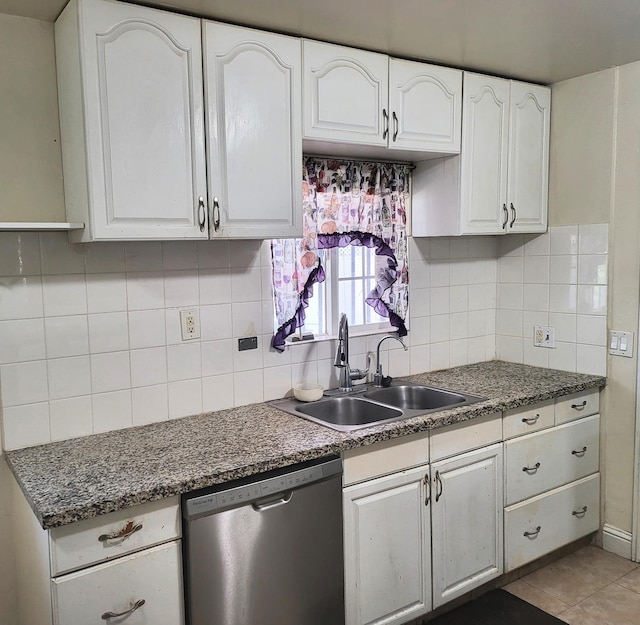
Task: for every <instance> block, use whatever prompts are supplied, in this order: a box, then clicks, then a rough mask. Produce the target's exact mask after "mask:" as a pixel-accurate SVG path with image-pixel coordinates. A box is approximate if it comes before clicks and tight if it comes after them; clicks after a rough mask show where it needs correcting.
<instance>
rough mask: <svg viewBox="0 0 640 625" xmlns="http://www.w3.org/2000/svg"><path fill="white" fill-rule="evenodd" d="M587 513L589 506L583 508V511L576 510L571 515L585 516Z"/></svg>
mask: <svg viewBox="0 0 640 625" xmlns="http://www.w3.org/2000/svg"><path fill="white" fill-rule="evenodd" d="M586 512H587V506H582V510H574V511H573V512H572V513H571V514H573V516H584V515H585V514H586Z"/></svg>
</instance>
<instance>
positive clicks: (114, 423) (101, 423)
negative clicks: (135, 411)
mask: <svg viewBox="0 0 640 625" xmlns="http://www.w3.org/2000/svg"><path fill="white" fill-rule="evenodd" d="M91 400H92V407H91V409H92V412H93V431H94V433H98V432H110V431H111V430H121V429H124V428H128V427H131V426H132V425H133V420H132V418H131V390H130V389H126V390H122V391H112V392H109V393H98V394H95V393H94V394H93V395H92V397H91Z"/></svg>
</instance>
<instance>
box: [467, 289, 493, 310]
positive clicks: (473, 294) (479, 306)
mask: <svg viewBox="0 0 640 625" xmlns="http://www.w3.org/2000/svg"><path fill="white" fill-rule="evenodd" d="M490 294H491V295H492V297H491V299H490V298H489V296H490ZM495 300H496V296H495V284H493V285H489V284H470V285H469V310H470V311H471V310H485V309H486V308H489V307H490V306H491V307H492V308H495Z"/></svg>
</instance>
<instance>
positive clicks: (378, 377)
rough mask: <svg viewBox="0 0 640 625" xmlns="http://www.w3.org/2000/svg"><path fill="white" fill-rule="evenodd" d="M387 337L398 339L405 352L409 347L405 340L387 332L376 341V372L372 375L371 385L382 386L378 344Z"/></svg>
mask: <svg viewBox="0 0 640 625" xmlns="http://www.w3.org/2000/svg"><path fill="white" fill-rule="evenodd" d="M387 339H395V340H396V341H398V343H400V345H402V347H403V348H404V351H405V352H406V351H407V349H409V348H408V347H407V345H406V344H405V342H404V341H403V340H402V339H401V338H400V337H399V336H397V335H395V334H387V336H384V337H382V338H381V339H380V340H379V341H378V347H377V348H376V373H375V375H374V376H373V385H374V386H377V387H381V386H382V379H383V377H384V376H383V375H382V364H380V345H382V344H383V343H384V342H385V341H386V340H387Z"/></svg>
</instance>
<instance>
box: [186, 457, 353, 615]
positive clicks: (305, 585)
mask: <svg viewBox="0 0 640 625" xmlns="http://www.w3.org/2000/svg"><path fill="white" fill-rule="evenodd" d="M341 474H342V463H341V460H339V459H335V460H330V461H328V462H327V461H326V460H325V461H323V462H320V463H318V462H315V463H307V464H305V465H296V466H295V467H291V468H290V469H289V470H287V471H286V472H283V471H278V472H275V473H274V472H272V473H270V474H266V475H264V474H263V475H262V476H259V479H257V480H255V481H246V480H245V481H243V482H242V483H240V484H236V485H234V486H233V487H232V488H224V489H221V490H217V491H208V492H206V493H205V494H199V495H198V496H191V495H186V496H184V497H183V516H184V517H185V536H184V550H185V567H186V576H185V577H186V603H187V618H188V622H189V624H190V625H342V624H344V573H343V570H344V569H343V539H342V480H341Z"/></svg>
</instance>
